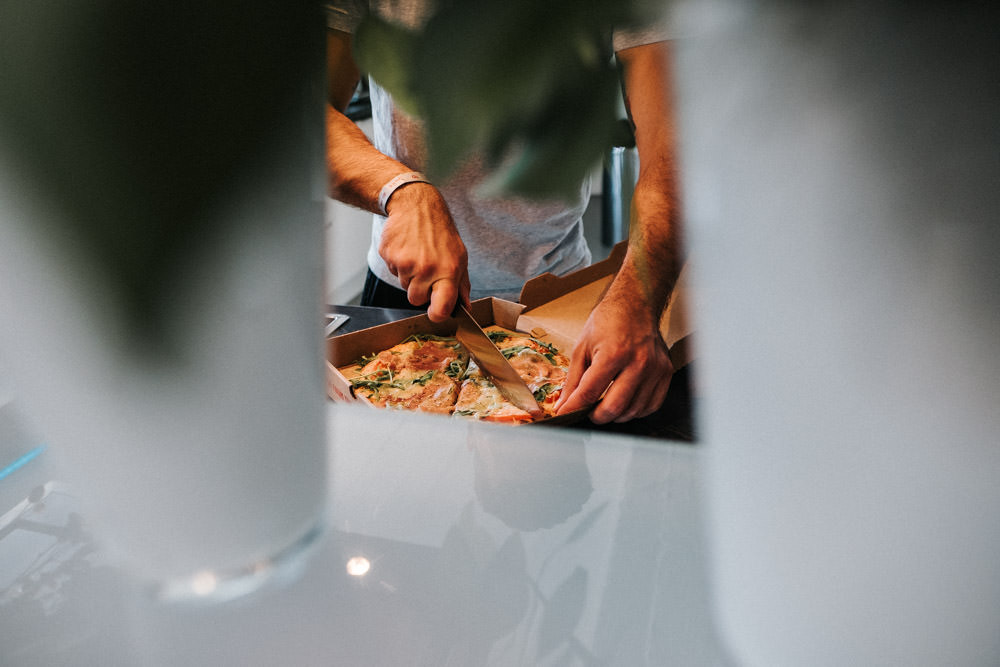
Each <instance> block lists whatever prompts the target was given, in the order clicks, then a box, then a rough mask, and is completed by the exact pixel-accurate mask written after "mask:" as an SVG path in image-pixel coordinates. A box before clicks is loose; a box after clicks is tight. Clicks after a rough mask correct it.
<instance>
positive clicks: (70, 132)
mask: <svg viewBox="0 0 1000 667" xmlns="http://www.w3.org/2000/svg"><path fill="white" fill-rule="evenodd" d="M323 34H324V33H323V18H322V12H321V10H320V8H319V7H318V6H317V5H316V3H315V2H312V1H311V0H287V1H280V2H277V1H272V2H251V3H245V2H237V1H236V0H211V1H210V2H193V1H191V0H186V1H182V2H171V3H160V2H151V1H149V0H62V1H60V2H36V1H35V0H4V2H2V3H0V145H2V146H3V147H4V150H5V153H6V154H5V155H4V161H5V163H6V164H7V166H8V167H13V169H14V170H15V171H16V174H17V178H18V179H19V182H20V183H21V185H22V187H23V188H24V190H25V191H26V192H28V193H30V196H32V197H34V198H35V199H36V200H41V201H44V202H45V204H46V206H48V207H50V209H51V210H52V211H53V212H54V215H52V216H45V217H44V218H42V219H44V220H46V221H48V220H52V221H54V222H55V223H56V224H57V228H54V229H45V230H39V231H42V232H44V233H45V238H46V241H52V242H53V243H52V247H53V248H62V249H65V248H67V247H72V248H73V251H74V252H76V253H78V254H80V255H82V256H85V257H87V260H88V264H90V265H93V266H96V267H98V270H99V271H101V272H103V276H101V278H102V279H101V280H100V283H99V284H100V286H101V287H100V288H101V289H108V290H112V291H116V292H117V294H114V295H113V296H114V299H113V300H114V301H116V302H118V303H121V304H122V311H123V312H124V313H125V314H126V316H127V317H128V318H129V319H130V320H131V321H132V322H133V324H134V325H135V327H136V329H137V333H138V334H139V335H146V334H148V335H154V336H155V334H156V332H158V331H159V330H160V328H159V325H160V324H161V322H160V321H159V320H160V318H161V317H162V304H163V302H164V300H165V299H166V298H167V297H168V296H169V295H170V293H171V289H172V287H173V286H174V285H175V284H176V280H177V277H178V275H179V274H180V273H181V272H183V271H186V270H188V269H189V268H190V266H189V263H190V261H191V255H192V253H193V252H194V251H196V250H197V249H198V248H199V247H202V246H203V244H205V243H206V242H207V241H208V239H217V238H220V236H221V237H223V238H224V235H225V233H226V232H227V231H228V230H220V229H218V227H219V222H218V221H219V215H218V211H217V209H218V207H219V206H220V205H222V204H223V203H224V202H225V201H226V198H227V197H230V198H231V197H232V196H233V191H234V188H235V187H236V186H238V185H239V184H241V183H243V182H246V181H247V180H248V179H249V178H250V176H251V175H252V174H253V173H254V170H255V169H259V168H260V166H259V165H260V156H262V155H266V154H267V153H268V151H273V150H275V146H274V145H273V144H274V143H275V140H276V138H277V137H280V136H282V133H281V132H276V131H275V130H276V128H292V131H295V130H304V127H305V125H304V123H303V109H304V108H305V104H306V102H307V99H306V98H307V94H306V93H307V89H308V87H309V86H310V85H312V86H313V87H314V88H316V92H317V94H316V95H315V97H316V103H317V105H319V106H318V107H317V112H316V113H317V118H321V113H322V107H321V105H322V89H321V86H322V69H321V64H315V63H321V62H322V61H321V59H322V39H323ZM315 125H316V127H321V125H320V124H319V123H316V124H315ZM284 136H287V131H284ZM308 178H309V175H308V174H303V181H308ZM303 192H304V193H305V196H308V192H309V190H308V187H304V188H303ZM6 223H7V221H4V224H6ZM276 224H281V222H280V221H276ZM94 288H95V289H98V288H99V287H98V286H97V285H95V286H94Z"/></svg>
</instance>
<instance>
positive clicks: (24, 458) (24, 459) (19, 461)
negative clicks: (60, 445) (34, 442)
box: [0, 445, 45, 479]
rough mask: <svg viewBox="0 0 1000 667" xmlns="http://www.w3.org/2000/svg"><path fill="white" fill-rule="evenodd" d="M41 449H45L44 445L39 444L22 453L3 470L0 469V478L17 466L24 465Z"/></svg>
mask: <svg viewBox="0 0 1000 667" xmlns="http://www.w3.org/2000/svg"><path fill="white" fill-rule="evenodd" d="M43 451H45V445H39V446H38V447H35V448H34V449H32V450H31V451H30V452H28V453H27V454H25V455H23V456H22V457H21V458H19V459H17V460H16V461H14V462H13V463H11V464H10V465H9V466H7V467H6V468H4V469H3V470H0V479H3V478H4V477H6V476H8V475H10V474H11V473H12V472H14V471H15V470H17V469H18V468H22V467H24V465H25V464H27V463H28V462H29V461H31V459H33V458H35V457H36V456H38V455H39V454H41V453H42V452H43Z"/></svg>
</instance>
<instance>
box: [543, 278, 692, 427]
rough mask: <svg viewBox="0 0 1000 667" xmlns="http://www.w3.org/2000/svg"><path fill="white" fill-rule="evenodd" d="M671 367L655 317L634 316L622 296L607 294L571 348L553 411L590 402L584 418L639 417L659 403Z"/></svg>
mask: <svg viewBox="0 0 1000 667" xmlns="http://www.w3.org/2000/svg"><path fill="white" fill-rule="evenodd" d="M673 373H674V367H673V364H671V363H670V356H669V355H668V351H667V346H666V343H664V342H663V337H662V336H661V335H660V331H659V321H658V320H655V319H654V318H652V317H649V316H646V315H640V316H638V317H637V314H636V312H635V311H634V309H633V308H630V307H629V301H628V300H627V299H623V298H613V297H611V296H610V295H608V296H606V297H605V298H604V299H603V300H602V301H601V303H599V304H598V305H597V307H596V308H595V309H594V311H593V312H592V313H591V314H590V317H589V318H588V320H587V323H586V324H585V325H584V328H583V333H582V335H581V337H580V340H579V341H578V342H577V344H576V347H575V348H574V349H573V355H572V358H571V361H570V370H569V377H568V378H567V381H566V385H565V387H564V388H563V393H562V397H561V398H560V399H559V402H558V404H557V411H558V412H559V413H560V414H563V413H566V412H572V411H573V410H578V409H580V408H583V407H586V406H588V405H593V404H595V403H596V404H597V405H596V407H595V408H594V410H593V412H591V415H590V418H591V420H592V421H594V422H595V423H598V424H604V423H607V422H611V421H615V422H624V421H628V420H630V419H635V418H636V417H645V416H648V415H650V414H652V413H653V412H655V411H656V410H658V409H659V408H660V406H661V405H662V404H663V401H664V399H665V398H666V395H667V389H668V388H669V387H670V378H671V376H673ZM609 384H610V388H609V386H608V385H609ZM605 390H607V391H606V392H605ZM602 394H603V398H602ZM598 401H600V402H598Z"/></svg>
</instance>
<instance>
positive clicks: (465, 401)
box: [341, 326, 569, 424]
mask: <svg viewBox="0 0 1000 667" xmlns="http://www.w3.org/2000/svg"><path fill="white" fill-rule="evenodd" d="M485 331H486V334H487V335H488V336H489V337H490V339H491V340H492V341H493V342H494V343H495V344H496V346H497V348H498V349H499V350H500V351H501V353H503V355H504V356H505V357H506V358H507V360H508V361H509V362H510V364H511V366H512V367H513V368H514V369H515V370H516V371H517V373H518V375H520V376H521V378H522V379H523V380H524V382H525V384H527V385H528V388H529V389H531V391H532V393H533V394H534V395H535V400H537V401H538V404H539V406H540V407H541V409H542V412H543V413H544V417H550V416H553V415H555V403H556V401H557V400H558V398H559V395H560V393H561V392H562V387H563V385H564V384H565V382H566V376H567V374H568V372H569V357H567V356H566V355H564V354H562V353H561V352H560V351H559V350H558V349H556V347H555V346H554V345H552V344H551V343H546V342H544V341H541V340H539V339H537V338H534V337H532V336H528V335H526V334H523V333H520V332H516V331H510V330H507V329H504V328H502V327H498V326H491V327H488V328H487V329H485ZM341 372H342V373H343V374H344V375H345V376H346V377H347V378H348V379H349V380H350V383H351V388H352V391H353V392H354V394H355V396H360V397H362V398H364V399H365V400H367V401H368V402H369V403H371V404H372V405H374V406H375V407H378V408H391V409H400V410H418V411H421V412H432V413H438V414H447V415H452V416H454V417H463V418H471V419H481V420H484V421H494V422H505V423H512V424H520V423H525V422H530V421H533V420H534V418H533V417H532V415H531V414H530V413H528V412H526V411H524V410H522V409H521V408H518V407H517V406H516V405H514V404H513V403H511V402H510V401H508V400H507V399H506V398H504V397H503V395H502V394H501V393H500V391H499V390H498V389H497V388H496V386H495V385H494V384H493V383H492V382H491V381H490V379H489V378H488V377H486V376H485V375H484V374H483V373H482V371H481V370H480V369H479V367H478V366H477V365H476V363H475V361H473V360H471V359H470V358H469V353H468V351H467V350H466V349H465V348H464V347H463V346H462V344H461V343H459V342H458V340H457V339H456V338H454V337H449V336H433V335H430V334H415V335H413V336H410V337H409V338H407V339H406V340H404V341H402V342H400V343H398V344H397V345H394V346H392V347H390V348H388V349H386V350H381V351H378V352H375V353H373V354H371V355H370V356H367V357H363V358H362V359H359V360H358V361H356V362H355V363H354V364H352V365H351V366H348V367H346V368H343V369H341ZM544 417H543V418H544Z"/></svg>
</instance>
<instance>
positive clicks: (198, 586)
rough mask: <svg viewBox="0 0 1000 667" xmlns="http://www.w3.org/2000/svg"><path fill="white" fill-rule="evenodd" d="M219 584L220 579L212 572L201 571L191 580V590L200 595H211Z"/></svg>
mask: <svg viewBox="0 0 1000 667" xmlns="http://www.w3.org/2000/svg"><path fill="white" fill-rule="evenodd" d="M218 585H219V580H218V578H217V577H216V576H215V574H213V573H212V572H199V573H198V574H196V575H194V578H193V579H192V580H191V591H192V592H193V593H194V594H195V595H198V596H201V597H204V596H206V595H211V594H212V593H214V592H215V589H216V588H217V587H218Z"/></svg>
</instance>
